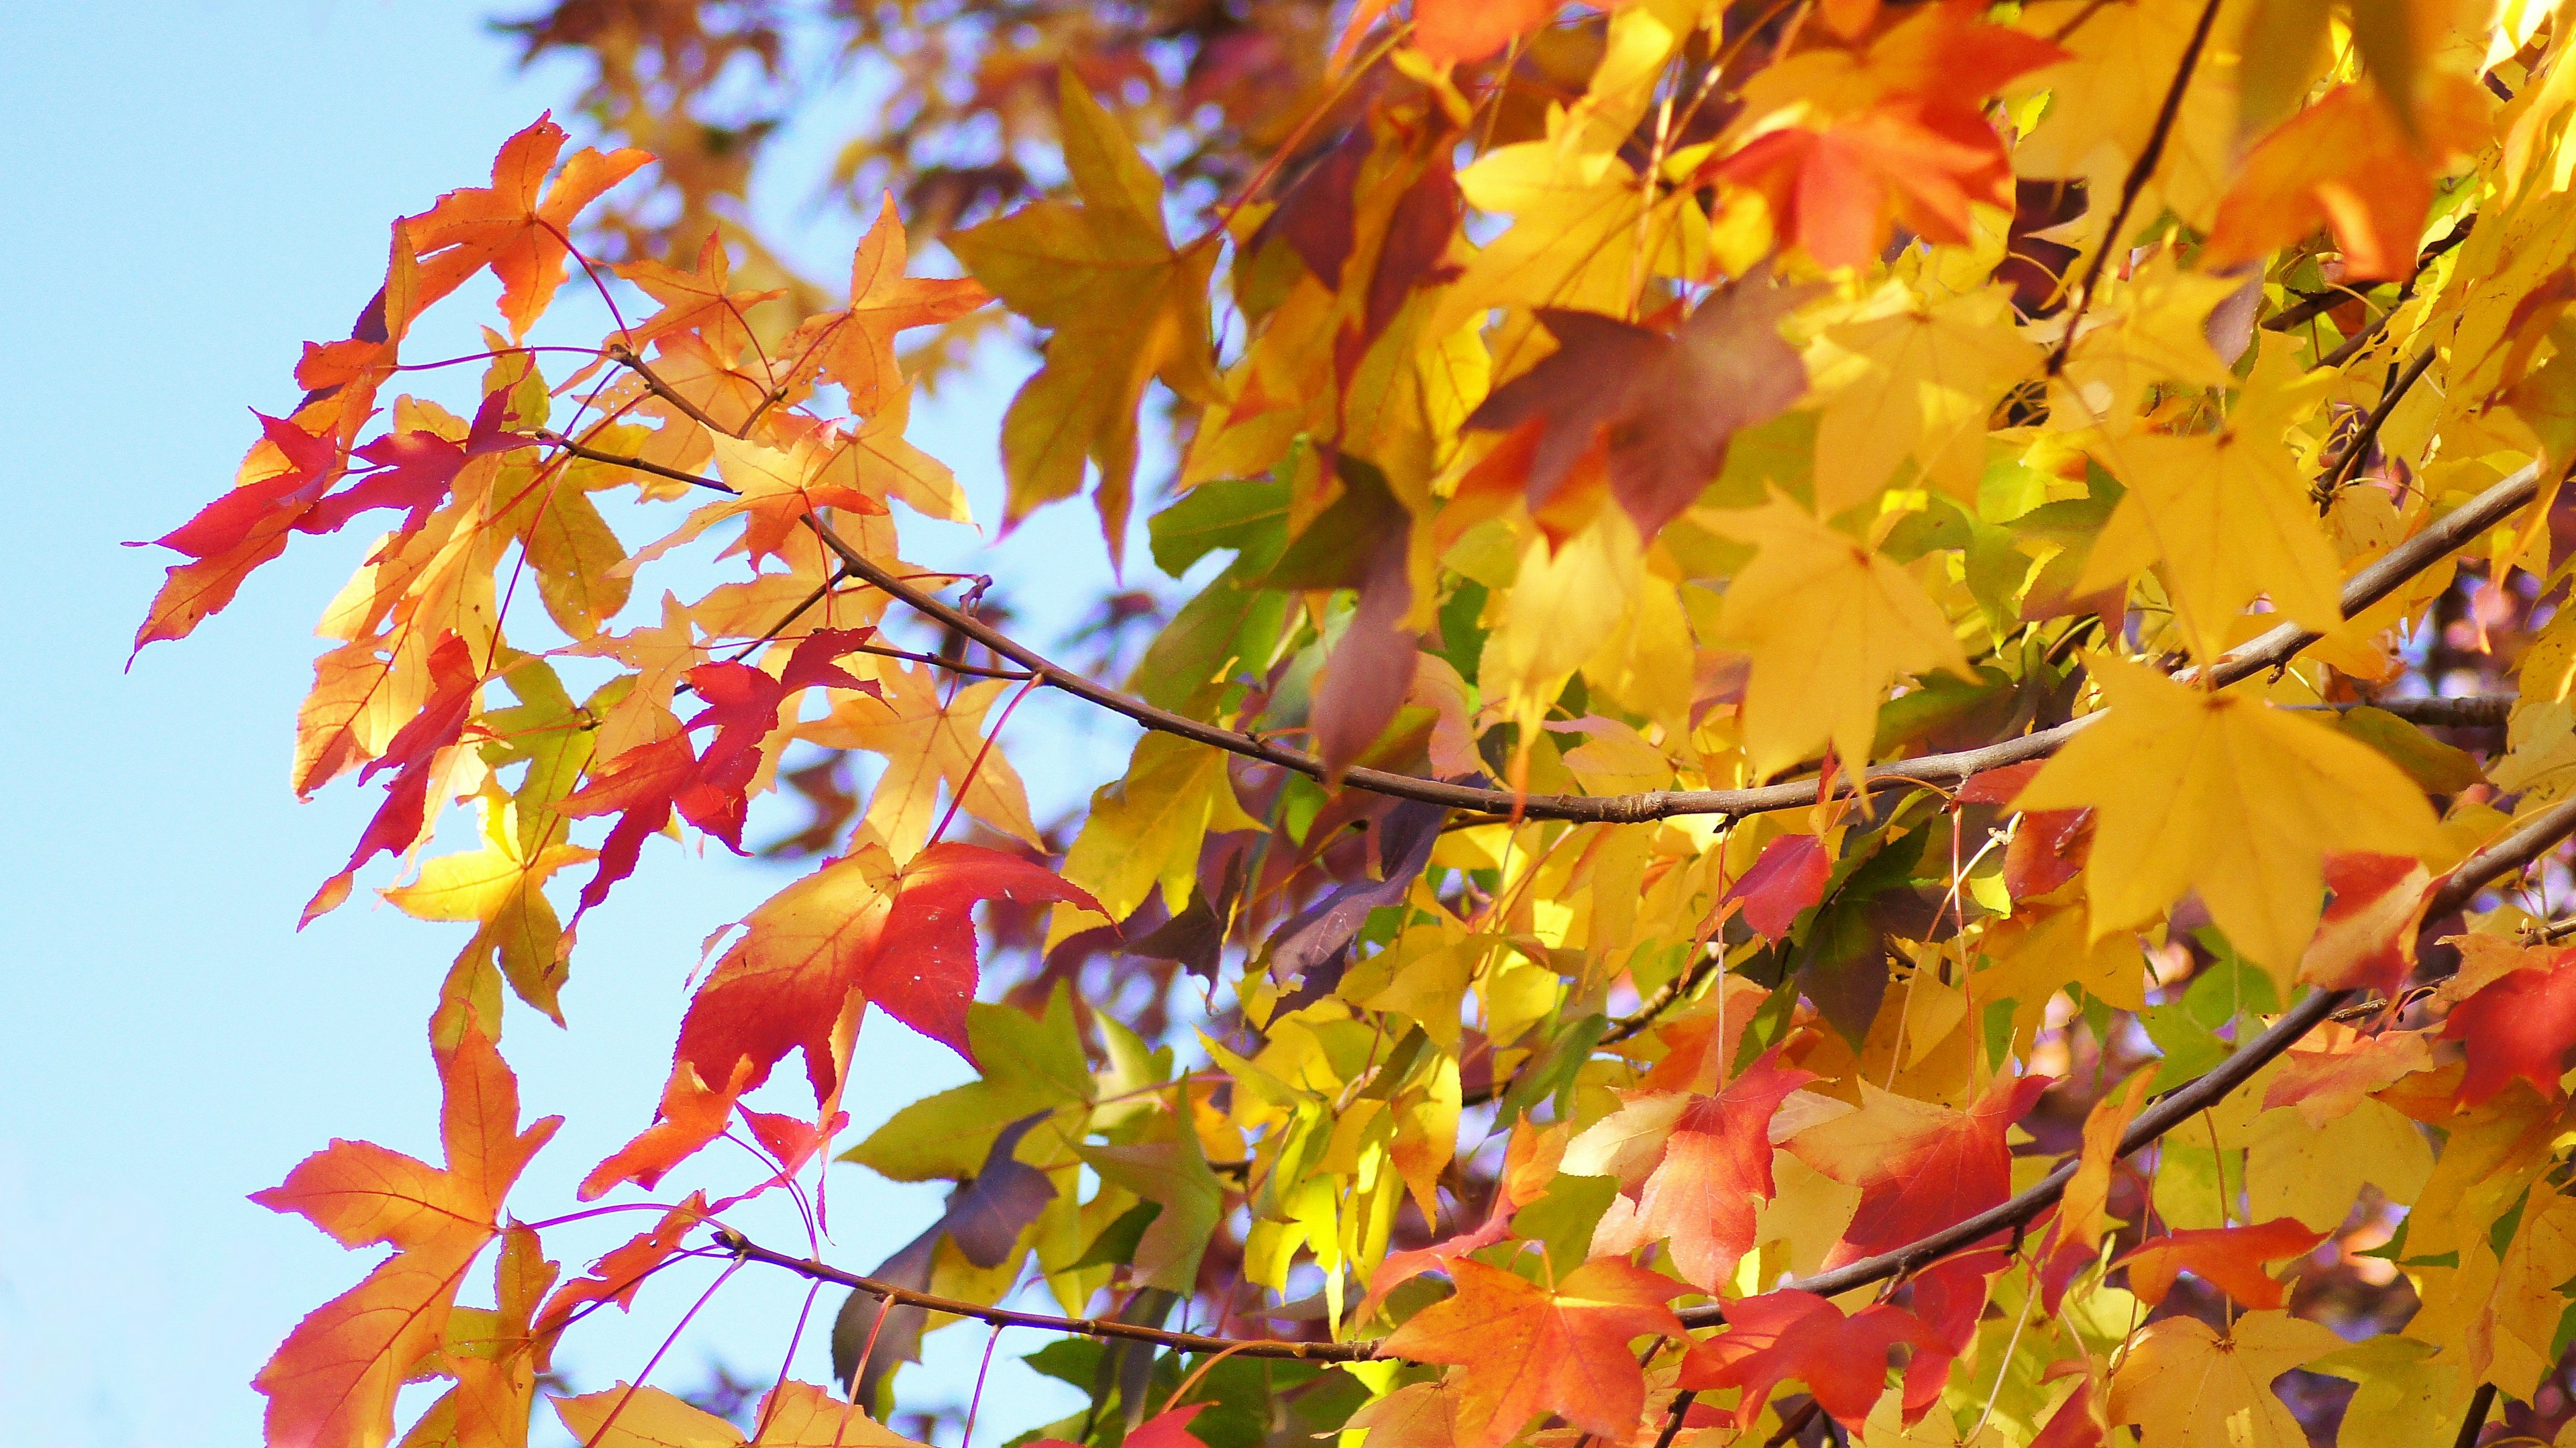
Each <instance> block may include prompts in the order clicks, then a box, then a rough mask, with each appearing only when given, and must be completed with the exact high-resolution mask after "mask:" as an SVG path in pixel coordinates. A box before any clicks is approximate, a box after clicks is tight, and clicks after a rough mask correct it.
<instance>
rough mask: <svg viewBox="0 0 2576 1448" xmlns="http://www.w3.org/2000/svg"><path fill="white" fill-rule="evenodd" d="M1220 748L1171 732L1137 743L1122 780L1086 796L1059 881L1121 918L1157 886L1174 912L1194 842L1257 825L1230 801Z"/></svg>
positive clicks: (1194, 856)
mask: <svg viewBox="0 0 2576 1448" xmlns="http://www.w3.org/2000/svg"><path fill="white" fill-rule="evenodd" d="M1229 757H1230V756H1228V755H1227V754H1226V753H1225V752H1224V751H1223V750H1218V749H1210V748H1208V747H1207V746H1206V745H1204V744H1198V743H1194V742H1192V741H1190V740H1186V739H1182V738H1180V737H1178V736H1177V735H1171V734H1148V735H1146V736H1145V737H1144V738H1142V739H1139V740H1137V741H1136V755H1135V758H1134V759H1133V760H1132V761H1131V762H1130V763H1129V764H1128V766H1127V777H1126V778H1125V779H1122V780H1120V781H1119V782H1118V783H1116V784H1110V785H1103V786H1102V787H1101V788H1100V789H1099V790H1098V791H1096V792H1095V793H1094V794H1093V795H1092V796H1091V814H1090V817H1089V818H1088V819H1086V820H1085V821H1084V822H1083V826H1082V833H1081V835H1080V836H1078V837H1077V838H1076V839H1075V840H1074V842H1073V848H1072V849H1071V850H1070V851H1068V852H1067V853H1066V855H1065V857H1064V878H1065V879H1067V880H1069V881H1071V882H1073V883H1074V884H1076V885H1080V886H1081V887H1082V888H1084V889H1085V890H1088V891H1090V892H1091V895H1092V898H1093V899H1095V900H1098V901H1099V902H1100V904H1101V907H1102V908H1103V909H1105V910H1107V911H1108V912H1109V915H1110V918H1111V919H1113V920H1124V919H1126V918H1127V917H1128V916H1129V915H1132V914H1134V913H1135V911H1136V907H1137V906H1139V905H1142V904H1144V903H1145V896H1146V893H1147V892H1148V891H1150V890H1152V889H1153V888H1154V886H1155V885H1156V884H1157V883H1159V884H1160V885H1161V886H1162V889H1163V904H1164V906H1165V907H1166V908H1168V909H1169V910H1170V911H1171V912H1172V913H1173V914H1175V915H1178V914H1179V913H1181V911H1182V910H1183V909H1185V908H1187V907H1188V905H1189V903H1190V891H1191V887H1192V886H1193V885H1194V884H1195V883H1196V882H1197V880H1198V869H1199V845H1200V843H1201V842H1202V841H1204V840H1205V839H1206V838H1207V836H1208V832H1209V831H1210V830H1218V831H1223V830H1247V829H1249V830H1257V829H1260V828H1262V824H1261V821H1259V820H1256V819H1254V818H1252V817H1251V816H1250V815H1247V814H1245V813H1244V812H1243V806H1242V805H1240V804H1238V803H1236V801H1235V797H1234V783H1233V781H1232V780H1231V779H1230V778H1228V777H1227V774H1226V760H1227V759H1228V758H1229Z"/></svg>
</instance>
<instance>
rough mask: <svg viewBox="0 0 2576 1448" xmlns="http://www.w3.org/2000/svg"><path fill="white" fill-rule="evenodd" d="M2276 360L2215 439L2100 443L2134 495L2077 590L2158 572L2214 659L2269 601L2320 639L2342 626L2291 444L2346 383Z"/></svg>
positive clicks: (2324, 544) (2188, 629)
mask: <svg viewBox="0 0 2576 1448" xmlns="http://www.w3.org/2000/svg"><path fill="white" fill-rule="evenodd" d="M2276 358H2278V359H2281V360H2282V361H2283V362H2284V363H2285V364H2286V365H2284V366H2282V367H2273V366H2270V365H2266V366H2264V367H2261V368H2258V369H2257V371H2256V373H2255V377H2254V381H2253V383H2252V384H2251V385H2249V386H2248V387H2247V388H2246V389H2245V395H2244V398H2243V399H2242V401H2240V402H2239V403H2238V405H2237V408H2236V411H2235V414H2234V415H2233V416H2231V417H2230V418H2229V419H2228V420H2227V423H2226V424H2225V425H2224V426H2222V427H2220V428H2218V429H2217V430H2215V431H2213V432H2204V433H2196V434H2193V435H2191V436H2187V437H2177V436H2171V435H2167V434H2162V433H2139V434H2132V435H2130V436H2127V437H2120V438H2106V439H2104V440H2103V441H2102V442H2101V443H2099V444H2098V445H2097V446H2098V448H2099V451H2100V453H2101V456H2102V461H2103V462H2104V463H2105V464H2106V465H2108V466H2109V467H2110V469H2111V471H2112V472H2113V473H2114V474H2116V475H2117V476H2118V477H2119V479H2120V481H2121V482H2122V483H2123V484H2125V485H2126V486H2127V487H2128V490H2129V491H2128V493H2127V494H2126V495H2125V496H2124V497H2122V498H2121V499H2120V506H2119V508H2118V509H2117V510H2116V511H2114V512H2113V513H2112V514H2111V521H2110V522H2109V523H2108V524H2107V525H2106V526H2105V527H2104V528H2103V530H2102V536H2101V538H2100V540H2099V541H2098V542H2096V543H2095V544H2094V545H2093V552H2092V555H2091V557H2090V558H2088V559H2087V560H2086V562H2085V565H2084V572H2083V575H2082V576H2081V577H2080V578H2079V579H2078V580H2077V581H2076V584H2075V589H2076V592H2078V593H2091V592H2093V591H2095V590H2097V589H2101V588H2105V587H2110V586H2114V585H2117V584H2120V583H2122V582H2123V581H2125V580H2126V579H2127V578H2128V576H2129V575H2130V574H2132V573H2134V572H2136V571H2137V570H2138V569H2139V568H2140V567H2142V566H2143V565H2145V564H2147V563H2150V562H2152V563H2155V564H2156V565H2158V567H2159V568H2160V569H2161V570H2162V572H2163V575H2164V581H2165V589H2166V593H2167V595H2168V596H2169V597H2170V598H2171V599H2172V601H2173V606H2174V613H2175V617H2176V620H2177V621H2178V622H2179V623H2180V624H2181V626H2182V628H2183V630H2184V632H2185V633H2186V634H2187V635H2189V637H2190V638H2191V641H2192V652H2193V653H2194V654H2195V655H2197V656H2198V657H2200V658H2201V659H2203V660H2208V659H2214V658H2216V657H2218V656H2219V655H2220V654H2221V653H2224V652H2225V651H2226V649H2227V646H2228V643H2229V642H2230V639H2231V637H2232V635H2233V632H2234V629H2235V625H2236V623H2237V616H2238V615H2239V614H2241V613H2243V612H2244V611H2245V607H2246V605H2248V604H2250V603H2252V602H2253V601H2254V600H2255V599H2257V598H2261V597H2264V596H2267V595H2268V596H2269V597H2270V598H2271V600H2272V604H2273V606H2274V607H2275V608H2277V609H2279V610H2280V611H2281V612H2283V613H2286V614H2288V615H2289V616H2290V617H2291V618H2293V619H2296V620H2297V621H2298V622H2300V623H2301V624H2304V625H2306V626H2307V627H2309V628H2311V629H2314V630H2316V631H2317V632H2319V633H2328V632H2332V631H2333V630H2334V629H2336V628H2338V627H2340V626H2341V625H2342V623H2343V604H2342V601H2341V598H2340V596H2339V595H2340V591H2341V587H2342V583H2343V570H2342V569H2341V567H2339V566H2338V565H2337V563H2336V560H2335V552H2334V545H2333V544H2332V543H2330V542H2328V541H2327V539H2326V534H2325V529H2324V528H2323V527H2322V526H2321V525H2320V524H2319V522H2318V519H2317V509H2316V504H2315V503H2314V502H2313V501H2311V500H2310V498H2309V497H2308V485H2307V479H2306V477H2305V476H2304V475H2303V474H2302V473H2301V471H2300V467H2299V461H2298V458H2297V457H2296V456H2295V455H2294V454H2293V453H2292V452H2291V450H2290V446H2289V443H2288V442H2287V440H2286V435H2287V432H2288V428H2289V425H2290V423H2291V422H2292V421H2293V420H2295V419H2296V418H2298V417H2300V416H2303V415H2304V414H2306V413H2307V412H2309V411H2311V410H2313V409H2314V408H2315V406H2316V404H2317V403H2318V402H2320V401H2321V400H2322V399H2323V398H2324V395H2325V393H2326V390H2327V389H2328V388H2330V387H2331V386H2333V384H2334V380H2335V374H2333V373H2331V372H2327V371H2323V370H2319V371H2317V372H2314V373H2311V374H2309V375H2308V376H2306V377H2304V378H2298V377H2296V375H2295V374H2296V370H2297V368H2296V364H2295V363H2288V362H2287V359H2286V358H2283V357H2282V354H2281V353H2280V352H2278V351H2271V352H2267V355H2266V357H2265V359H2264V360H2265V362H2266V364H2270V363H2272V362H2273V361H2274V359H2276Z"/></svg>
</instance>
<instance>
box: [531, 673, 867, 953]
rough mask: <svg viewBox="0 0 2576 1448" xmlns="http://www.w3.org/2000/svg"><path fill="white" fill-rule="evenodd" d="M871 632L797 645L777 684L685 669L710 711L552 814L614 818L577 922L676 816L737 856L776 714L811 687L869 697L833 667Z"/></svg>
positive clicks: (613, 767)
mask: <svg viewBox="0 0 2576 1448" xmlns="http://www.w3.org/2000/svg"><path fill="white" fill-rule="evenodd" d="M873 632H874V630H872V629H817V630H815V631H814V632H813V633H810V634H807V635H806V636H805V637H804V638H803V639H801V640H799V641H798V642H797V645H796V648H795V650H794V651H793V652H792V653H790V654H789V655H788V658H787V663H786V665H785V667H783V668H782V669H780V671H779V672H778V673H777V674H775V675H772V674H770V673H768V672H766V671H764V670H761V669H757V668H754V667H752V666H751V665H749V664H745V663H738V662H733V661H729V660H726V661H718V662H715V663H706V664H699V665H697V666H696V667H695V668H692V669H690V670H689V673H688V679H689V684H690V687H692V688H694V689H696V690H697V692H698V697H699V698H701V699H704V700H706V702H707V707H706V708H704V709H702V710H700V711H698V713H697V714H696V715H695V716H694V717H692V718H691V719H690V720H689V721H688V722H687V724H686V725H684V726H683V727H682V730H681V732H679V733H677V734H673V735H671V736H669V737H668V738H665V739H661V740H657V741H655V742H653V743H650V744H640V745H637V746H636V747H635V748H633V749H631V750H629V751H627V752H626V753H625V754H622V755H620V756H618V757H617V758H615V759H612V760H609V761H608V762H607V764H606V765H605V766H604V767H603V768H602V769H600V770H599V771H598V772H597V773H595V774H593V775H592V776H591V779H590V782H589V783H587V784H585V785H584V786H582V788H581V789H579V790H577V791H575V792H574V793H572V794H570V795H567V796H565V797H564V798H563V799H562V800H560V801H558V802H557V803H556V805H555V808H556V809H557V810H558V811H560V812H562V813H563V814H565V815H567V816H570V817H571V818H574V819H588V818H591V817H594V816H597V815H604V814H614V815H616V816H617V817H618V818H617V823H616V824H614V825H612V826H610V827H609V831H608V838H607V839H606V840H604V841H602V842H601V843H600V847H599V868H598V869H597V870H596V871H594V872H593V873H592V875H591V877H590V879H589V881H588V882H587V883H585V884H584V885H583V886H582V887H581V901H580V904H579V905H578V906H577V907H576V908H575V909H574V911H573V920H574V923H576V924H578V923H579V922H580V920H581V917H582V914H583V913H584V912H586V911H588V910H589V909H590V908H591V907H592V906H594V905H597V904H598V903H599V902H601V901H602V900H605V899H607V898H608V891H609V889H610V887H612V886H614V885H615V884H616V883H617V882H618V881H620V880H623V879H625V878H626V877H627V876H629V875H631V874H633V873H635V865H636V862H637V860H638V859H640V858H641V857H642V854H643V850H644V841H645V840H646V838H648V837H649V836H651V835H653V834H654V833H655V832H657V831H659V830H661V829H662V828H663V827H664V826H666V825H668V824H669V823H670V822H671V815H672V813H673V812H674V811H677V812H678V813H679V814H680V816H681V817H682V818H684V819H686V820H688V822H689V823H691V824H693V825H696V826H697V827H698V828H699V829H702V830H704V831H706V832H707V833H708V834H711V835H713V836H715V837H716V838H717V839H720V840H722V841H724V842H725V846H726V848H728V849H731V850H732V851H733V852H734V853H736V854H742V853H745V851H744V850H743V848H742V826H743V816H744V814H745V813H746V811H747V810H748V809H749V807H750V806H749V803H748V801H747V799H746V797H745V791H746V790H748V789H749V788H750V785H751V782H752V779H753V777H754V776H756V775H757V774H759V772H760V764H761V759H762V755H763V745H764V744H765V743H766V742H767V741H768V740H769V738H770V736H771V735H772V734H773V733H774V732H776V731H777V729H778V727H779V717H780V715H781V714H782V713H783V712H784V711H785V709H786V708H787V706H788V704H789V703H790V701H792V700H794V699H795V698H797V697H798V696H799V695H801V694H802V693H803V692H804V691H805V690H807V689H809V688H832V689H843V690H847V691H850V692H852V693H857V694H872V693H874V692H875V690H876V687H877V686H876V684H875V683H874V682H873V681H868V680H861V679H857V678H853V677H851V675H850V674H849V673H848V672H847V671H845V670H843V669H842V668H841V667H840V666H839V665H838V664H837V663H835V662H834V661H835V660H837V659H839V658H840V657H841V656H842V655H844V654H846V653H848V652H850V651H851V650H852V649H853V648H856V647H857V646H858V645H859V644H861V643H863V642H865V641H866V640H867V639H868V637H869V636H870V635H871V634H873ZM710 725H712V726H714V728H715V731H716V733H715V737H714V738H712V739H710V740H708V741H707V746H706V748H705V750H704V751H703V752H700V751H697V750H695V749H693V747H692V746H691V744H690V741H689V731H691V730H696V729H702V728H706V727H708V726H710Z"/></svg>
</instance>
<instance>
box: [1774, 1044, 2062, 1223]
mask: <svg viewBox="0 0 2576 1448" xmlns="http://www.w3.org/2000/svg"><path fill="white" fill-rule="evenodd" d="M2055 1079H2056V1078H2055V1077H2051V1076H2023V1077H2020V1078H2018V1079H2014V1080H1998V1081H1997V1082H1995V1083H1994V1085H1993V1086H1991V1087H1989V1088H1988V1089H1987V1091H1986V1094H1985V1096H1984V1097H1983V1098H1982V1099H1980V1100H1979V1101H1978V1102H1977V1104H1976V1105H1974V1106H1972V1107H1970V1108H1968V1109H1967V1110H1965V1111H1951V1110H1948V1109H1947V1108H1944V1107H1939V1106H1932V1105H1928V1104H1926V1103H1923V1102H1920V1101H1913V1100H1909V1099H1907V1098H1905V1097H1900V1096H1891V1095H1889V1094H1888V1093H1886V1092H1884V1091H1877V1090H1874V1089H1873V1088H1871V1087H1870V1086H1869V1085H1867V1084H1866V1083H1864V1084H1863V1085H1862V1087H1861V1099H1862V1102H1863V1103H1864V1104H1863V1106H1862V1109H1860V1110H1859V1111H1856V1112H1853V1113H1852V1114H1851V1115H1849V1116H1843V1117H1838V1118H1836V1119H1834V1120H1832V1121H1828V1122H1826V1123H1824V1124H1823V1125H1821V1126H1816V1127H1811V1128H1809V1129H1808V1130H1806V1131H1803V1132H1800V1133H1799V1134H1798V1135H1797V1136H1795V1137H1792V1138H1791V1139H1790V1140H1789V1141H1788V1143H1787V1146H1788V1148H1789V1150H1790V1151H1791V1152H1793V1153H1795V1154H1796V1155H1797V1156H1798V1157H1799V1159H1800V1160H1802V1161H1805V1162H1806V1163H1807V1164H1808V1165H1809V1166H1812V1167H1814V1168H1815V1169H1816V1170H1818V1171H1820V1172H1823V1173H1824V1174H1825V1175H1827V1176H1830V1177H1832V1178H1834V1179H1835V1180H1837V1181H1840V1182H1844V1183H1847V1184H1849V1185H1852V1186H1857V1187H1859V1188H1860V1189H1861V1196H1860V1207H1859V1209H1858V1210H1857V1211H1855V1212H1854V1213H1853V1214H1852V1222H1851V1226H1850V1228H1849V1229H1848V1230H1846V1231H1845V1232H1844V1233H1843V1239H1842V1241H1840V1242H1839V1243H1837V1244H1835V1246H1834V1250H1833V1252H1832V1254H1831V1255H1830V1256H1828V1257H1827V1258H1826V1259H1825V1265H1826V1266H1828V1267H1839V1266H1841V1265H1842V1264H1843V1263H1845V1262H1854V1261H1858V1260H1859V1259H1861V1258H1863V1257H1868V1256H1873V1255H1875V1254H1877V1253H1880V1252H1885V1251H1889V1250H1892V1249H1894V1248H1897V1247H1901V1246H1904V1245H1905V1244H1906V1243H1908V1242H1911V1241H1913V1240H1914V1239H1916V1238H1917V1237H1921V1236H1924V1235H1925V1234H1927V1233H1931V1232H1937V1231H1939V1230H1940V1229H1942V1228H1943V1227H1947V1226H1950V1225H1951V1224H1953V1223H1955V1222H1960V1221H1964V1220H1966V1219H1967V1218H1969V1217H1972V1216H1974V1215H1976V1214H1977V1213H1979V1212H1982V1211H1984V1210H1986V1209H1987V1208H1988V1207H1992V1206H1995V1205H1996V1204H1998V1203H2000V1202H2002V1201H2003V1199H2004V1198H2005V1197H2006V1196H2008V1195H2010V1194H2011V1191H2012V1152H2011V1149H2010V1148H2009V1147H2007V1146H2006V1145H2005V1144H2004V1129H2005V1128H2006V1127H2009V1126H2011V1125H2012V1124H2013V1123H2014V1122H2016V1121H2019V1120H2020V1119H2021V1118H2022V1117H2023V1116H2024V1115H2025V1114H2027V1113H2028V1112H2029V1110H2030V1108H2031V1105H2032V1103H2034V1102H2036V1101H2037V1100H2038V1099H2039V1093H2040V1092H2042V1091H2045V1090H2047V1089H2048V1087H2049V1086H2050V1084H2051V1083H2052V1082H2054V1081H2055Z"/></svg>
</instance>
